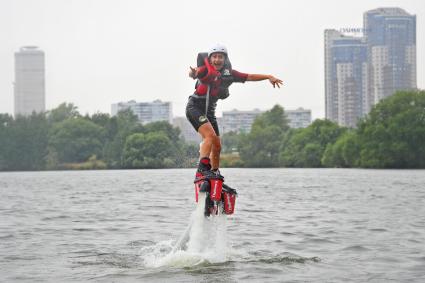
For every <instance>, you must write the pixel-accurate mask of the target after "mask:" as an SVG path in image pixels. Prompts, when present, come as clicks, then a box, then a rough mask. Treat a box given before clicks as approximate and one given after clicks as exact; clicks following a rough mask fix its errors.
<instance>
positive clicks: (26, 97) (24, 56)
mask: <svg viewBox="0 0 425 283" xmlns="http://www.w3.org/2000/svg"><path fill="white" fill-rule="evenodd" d="M14 100H15V111H14V112H15V116H18V115H24V116H28V115H31V113H32V112H44V111H45V110H46V106H45V105H46V99H45V69H44V52H43V51H42V50H40V49H38V47H36V46H25V47H22V48H20V50H19V51H18V52H15V82H14Z"/></svg>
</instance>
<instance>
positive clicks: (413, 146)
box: [357, 91, 425, 168]
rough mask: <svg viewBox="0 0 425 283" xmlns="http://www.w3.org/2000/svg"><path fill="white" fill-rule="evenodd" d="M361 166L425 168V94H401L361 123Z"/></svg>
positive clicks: (376, 108) (388, 100) (397, 94)
mask: <svg viewBox="0 0 425 283" xmlns="http://www.w3.org/2000/svg"><path fill="white" fill-rule="evenodd" d="M357 133H358V136H359V141H360V144H361V151H360V166H362V167H370V168H424V167H425V142H424V140H425V91H399V92H397V93H396V94H394V95H392V96H390V97H388V98H386V99H384V100H382V101H380V102H379V103H378V104H377V105H376V106H375V107H374V108H373V109H372V111H371V112H370V113H369V115H368V116H367V117H366V118H365V119H364V120H362V121H361V122H360V123H359V127H358V131H357Z"/></svg>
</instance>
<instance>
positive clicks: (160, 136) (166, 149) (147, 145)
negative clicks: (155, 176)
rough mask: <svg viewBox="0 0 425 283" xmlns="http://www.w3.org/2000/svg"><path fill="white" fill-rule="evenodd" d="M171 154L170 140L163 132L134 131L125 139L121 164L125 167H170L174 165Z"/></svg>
mask: <svg viewBox="0 0 425 283" xmlns="http://www.w3.org/2000/svg"><path fill="white" fill-rule="evenodd" d="M171 154H172V146H171V141H170V139H169V138H168V137H167V135H166V134H164V133H163V132H150V133H147V134H142V133H135V134H132V135H130V136H128V137H127V139H126V142H125V146H124V153H123V165H124V166H125V167H127V168H163V167H171V166H173V165H175V164H174V163H173V161H172V160H171V159H170V156H171Z"/></svg>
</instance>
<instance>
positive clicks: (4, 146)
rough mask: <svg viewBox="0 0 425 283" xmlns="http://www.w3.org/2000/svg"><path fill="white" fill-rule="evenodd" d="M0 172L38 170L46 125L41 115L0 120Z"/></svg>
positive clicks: (43, 116) (3, 116) (44, 147)
mask: <svg viewBox="0 0 425 283" xmlns="http://www.w3.org/2000/svg"><path fill="white" fill-rule="evenodd" d="M0 123H1V125H0V146H1V148H0V170H42V169H44V167H45V162H44V156H45V154H46V148H47V131H48V123H47V120H46V117H45V115H44V113H33V114H32V115H31V116H28V117H26V116H18V117H17V118H16V119H12V117H11V116H8V115H2V116H1V117H0Z"/></svg>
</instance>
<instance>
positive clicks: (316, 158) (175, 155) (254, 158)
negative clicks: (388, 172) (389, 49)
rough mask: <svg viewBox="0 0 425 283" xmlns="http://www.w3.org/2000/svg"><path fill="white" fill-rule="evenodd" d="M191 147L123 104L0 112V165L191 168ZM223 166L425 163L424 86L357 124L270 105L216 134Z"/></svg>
mask: <svg viewBox="0 0 425 283" xmlns="http://www.w3.org/2000/svg"><path fill="white" fill-rule="evenodd" d="M198 150H199V147H198V145H191V144H187V143H186V142H185V141H184V140H183V139H182V138H181V136H180V130H179V129H178V128H175V127H173V126H172V125H170V124H169V123H167V122H155V123H150V124H147V125H141V124H140V123H139V122H138V120H137V116H135V115H134V114H133V113H132V112H131V111H130V110H127V111H123V112H119V113H118V115H117V116H113V117H111V116H110V115H109V114H105V113H96V114H93V115H91V116H90V115H85V116H82V115H81V114H80V113H79V112H78V110H77V107H76V106H74V105H73V104H66V103H63V104H61V105H60V106H59V107H57V108H55V109H53V110H51V111H48V112H46V113H38V114H36V113H33V114H32V115H31V116H28V117H24V116H18V117H16V118H13V117H12V116H10V115H8V114H0V170H2V171H5V170H56V169H105V168H112V169H114V168H179V167H194V166H195V164H196V161H197V159H198ZM222 150H223V155H222V166H223V167H226V166H227V167H345V168H425V91H400V92H397V93H396V94H394V95H393V96H390V97H388V98H386V99H383V100H382V101H380V102H379V103H378V104H376V105H375V106H374V108H373V109H372V110H371V112H370V113H369V114H368V115H367V116H366V117H364V118H362V119H360V120H359V122H358V125H357V127H356V128H345V127H340V126H338V125H337V124H336V123H334V122H331V121H329V120H320V119H317V120H315V121H314V122H313V123H312V124H311V125H310V126H308V127H306V128H300V129H292V128H290V127H289V125H288V118H287V117H286V115H285V111H284V109H283V108H282V107H281V106H279V105H276V106H274V107H273V108H272V109H271V110H269V111H266V112H265V113H263V114H261V115H259V116H258V117H257V119H256V120H255V121H254V123H253V125H252V128H251V131H250V132H249V133H241V134H237V133H226V134H224V135H223V136H222Z"/></svg>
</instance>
